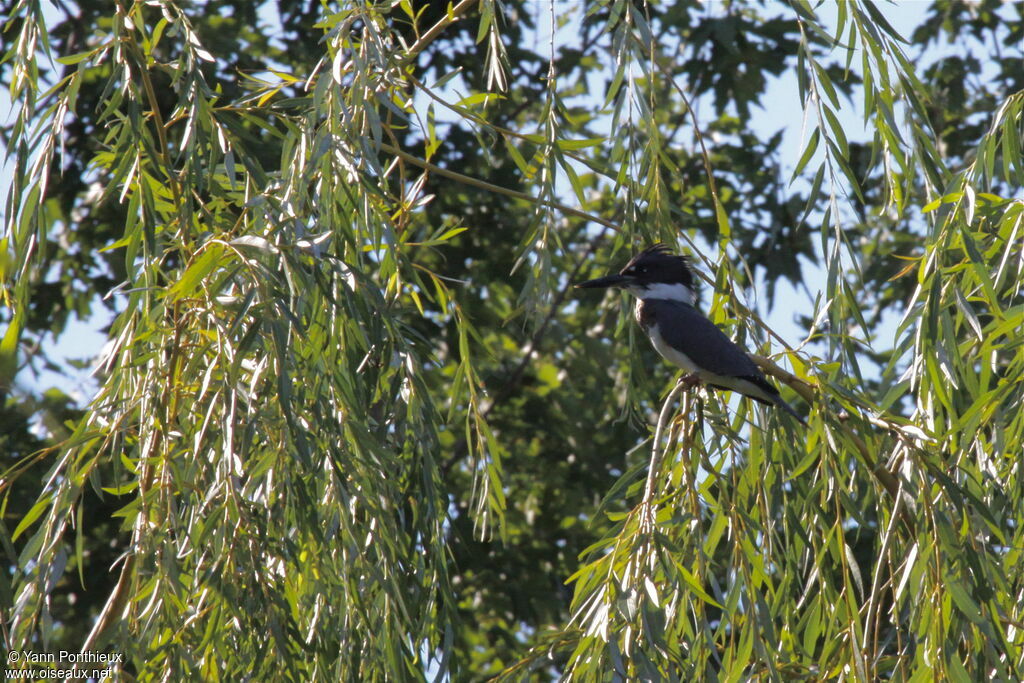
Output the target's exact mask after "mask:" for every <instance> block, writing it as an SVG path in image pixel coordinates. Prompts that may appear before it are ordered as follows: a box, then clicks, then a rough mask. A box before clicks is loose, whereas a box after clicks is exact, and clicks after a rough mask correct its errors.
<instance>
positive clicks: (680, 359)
mask: <svg viewBox="0 0 1024 683" xmlns="http://www.w3.org/2000/svg"><path fill="white" fill-rule="evenodd" d="M647 335H648V336H649V337H650V338H651V343H652V344H654V348H655V350H656V351H657V352H658V353H660V354H661V356H662V358H664V359H665V360H667V361H668V362H670V363H672V364H673V365H675V366H676V367H680V368H682V369H683V370H686V371H687V372H697V371H699V370H700V368H699V367H697V364H696V363H694V362H693V361H692V360H690V357H689V356H687V355H686V354H685V353H683V352H682V351H680V350H679V349H677V348H675V347H674V346H672V345H671V344H669V343H668V342H667V341H665V338H664V337H662V336H661V330H660V329H658V323H656V322H655V323H651V325H650V327H648V328H647Z"/></svg>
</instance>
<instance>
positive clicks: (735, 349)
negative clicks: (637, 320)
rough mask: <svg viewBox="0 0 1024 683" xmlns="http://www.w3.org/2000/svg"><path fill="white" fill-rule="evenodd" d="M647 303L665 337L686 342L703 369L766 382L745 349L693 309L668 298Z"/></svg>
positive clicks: (688, 352)
mask: <svg viewBox="0 0 1024 683" xmlns="http://www.w3.org/2000/svg"><path fill="white" fill-rule="evenodd" d="M644 303H645V308H647V309H648V314H649V315H651V316H652V317H653V318H654V319H656V320H657V321H658V329H659V331H660V332H661V336H662V338H664V339H673V340H677V339H678V340H683V344H684V348H683V349H682V350H683V352H684V353H685V354H686V355H687V356H689V358H690V359H691V360H692V361H693V362H694V363H696V364H697V365H698V366H699V367H701V368H702V369H704V370H707V371H709V372H713V373H715V374H716V375H724V376H726V377H747V378H756V379H758V380H760V382H764V376H763V375H762V374H761V370H760V369H759V368H758V367H757V365H755V364H754V361H752V360H750V358H749V357H748V356H747V354H746V353H744V352H743V349H741V348H740V347H739V346H737V345H736V344H735V343H733V341H732V340H731V339H729V337H727V336H726V335H725V333H724V332H722V330H720V329H718V327H717V326H716V325H715V324H714V323H713V322H711V321H710V320H708V319H707V318H705V317H704V316H703V315H701V314H700V312H698V311H697V309H695V308H694V307H693V306H688V305H686V304H684V303H682V302H681V301H672V300H669V299H648V300H647V301H646V302H644ZM769 386H770V385H769Z"/></svg>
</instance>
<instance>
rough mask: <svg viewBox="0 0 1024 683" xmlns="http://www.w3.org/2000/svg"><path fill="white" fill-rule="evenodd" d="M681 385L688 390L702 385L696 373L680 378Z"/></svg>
mask: <svg viewBox="0 0 1024 683" xmlns="http://www.w3.org/2000/svg"><path fill="white" fill-rule="evenodd" d="M679 383H680V384H682V385H683V386H684V387H686V389H693V388H694V387H695V386H697V385H698V384H700V377H698V376H697V373H696V372H692V373H690V374H689V375H684V376H683V377H680V378H679Z"/></svg>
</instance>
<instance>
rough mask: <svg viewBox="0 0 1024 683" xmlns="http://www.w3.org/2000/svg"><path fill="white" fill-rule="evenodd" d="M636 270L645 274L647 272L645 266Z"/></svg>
mask: <svg viewBox="0 0 1024 683" xmlns="http://www.w3.org/2000/svg"><path fill="white" fill-rule="evenodd" d="M638 270H639V271H640V272H641V273H646V272H647V266H640V267H639V268H638Z"/></svg>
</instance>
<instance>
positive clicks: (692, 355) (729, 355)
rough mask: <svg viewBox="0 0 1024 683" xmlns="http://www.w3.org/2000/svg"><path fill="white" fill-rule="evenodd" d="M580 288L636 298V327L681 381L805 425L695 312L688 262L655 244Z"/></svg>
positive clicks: (747, 360)
mask: <svg viewBox="0 0 1024 683" xmlns="http://www.w3.org/2000/svg"><path fill="white" fill-rule="evenodd" d="M576 287H578V288H581V289H596V288H608V287H618V288H622V289H625V290H626V291H628V292H629V293H630V294H632V295H633V296H634V297H636V305H635V307H634V313H635V315H636V320H637V322H638V323H639V324H640V327H642V328H643V330H644V332H646V333H647V336H648V337H650V340H651V344H653V345H654V348H655V350H656V351H657V352H658V353H659V354H661V356H662V357H663V358H665V359H666V360H667V361H669V362H670V363H672V364H673V365H675V366H677V367H679V368H682V369H683V370H685V371H686V372H687V373H689V374H688V375H687V376H685V377H683V380H682V381H684V382H687V383H688V384H690V385H691V386H693V385H694V384H696V383H698V382H703V383H704V384H706V385H708V386H710V387H714V388H715V389H723V390H731V391H737V392H739V393H741V394H743V395H744V396H748V397H750V398H752V399H754V400H755V401H758V402H760V403H763V404H766V405H774V406H777V407H779V408H781V409H782V410H784V411H785V412H787V413H789V414H790V415H792V416H793V417H795V418H796V419H797V420H798V421H799V422H800V423H801V424H806V422H804V419H803V418H802V417H801V416H800V414H799V413H797V412H796V411H795V410H794V409H793V407H792V406H790V405H789V403H787V402H786V401H785V400H784V399H783V398H782V396H780V395H779V390H778V389H776V388H775V387H774V386H772V385H771V384H770V383H769V382H768V380H767V379H765V376H764V375H763V374H762V373H761V370H760V368H758V367H757V365H756V364H755V363H754V361H752V360H751V359H750V357H749V356H748V355H747V354H746V353H744V351H743V349H741V348H740V347H739V346H737V345H736V343H735V342H733V341H732V340H731V339H729V337H727V336H726V334H725V333H724V332H722V330H720V329H719V328H718V327H717V326H716V325H715V324H714V323H713V322H711V321H710V320H708V319H707V318H706V317H704V315H703V314H702V313H701V312H700V311H698V310H697V309H696V307H695V303H696V300H697V298H696V294H695V292H694V287H693V271H692V270H691V269H690V265H689V263H688V262H687V259H686V257H684V256H678V255H676V254H674V253H672V251H671V250H670V249H669V248H668V247H667V246H665V245H664V244H655V245H653V246H650V247H648V248H647V249H644V250H643V251H641V252H640V253H639V254H637V255H636V256H634V257H633V258H632V259H631V260H630V261H629V263H627V264H626V266H625V267H624V268H623V269H622V270H620V271H619V272H618V273H617V274H614V273H613V274H611V275H606V276H604V277H599V278H596V279H594V280H587V281H586V282H580V283H578V284H576Z"/></svg>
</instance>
